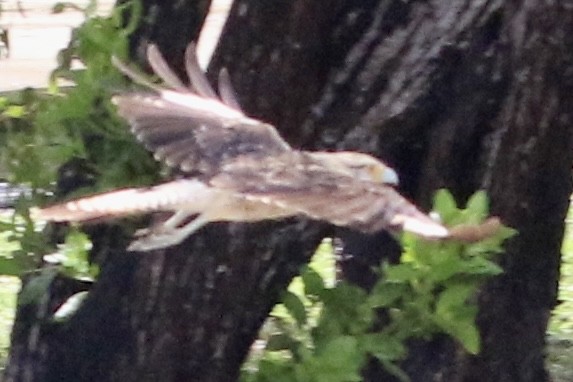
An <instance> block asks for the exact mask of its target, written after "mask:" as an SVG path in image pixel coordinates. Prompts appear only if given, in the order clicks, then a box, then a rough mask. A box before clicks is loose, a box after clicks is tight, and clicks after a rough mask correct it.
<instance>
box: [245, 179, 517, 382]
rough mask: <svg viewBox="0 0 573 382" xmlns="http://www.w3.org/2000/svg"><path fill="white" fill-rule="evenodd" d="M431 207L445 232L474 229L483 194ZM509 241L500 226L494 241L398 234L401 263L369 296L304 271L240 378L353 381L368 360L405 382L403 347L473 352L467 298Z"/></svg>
mask: <svg viewBox="0 0 573 382" xmlns="http://www.w3.org/2000/svg"><path fill="white" fill-rule="evenodd" d="M434 208H435V210H436V211H437V212H438V213H439V214H440V216H442V218H443V220H444V223H445V224H447V225H457V224H479V223H481V222H482V221H484V219H485V218H486V217H487V214H488V202H487V197H486V195H485V193H483V192H477V193H476V194H475V195H474V196H473V197H472V198H470V200H469V201H468V203H467V206H466V208H465V209H458V208H457V207H456V204H455V202H454V200H453V198H452V196H451V195H450V194H449V193H448V192H447V191H444V190H442V191H439V192H438V193H437V194H436V197H435V202H434ZM514 234H515V231H514V230H512V229H510V228H507V227H503V226H502V227H501V228H500V229H499V230H498V232H497V233H496V234H495V235H494V236H492V237H489V238H486V239H484V240H482V241H480V242H476V243H471V244H467V243H466V244H464V243H459V242H454V241H424V240H422V239H420V238H417V237H415V236H413V235H408V234H404V235H403V236H402V238H401V243H402V246H403V248H404V251H403V254H402V258H401V262H400V263H399V264H395V265H391V264H383V265H382V266H381V267H380V269H379V270H378V272H379V273H380V278H379V281H378V282H377V284H376V285H375V286H374V287H373V288H372V290H371V291H370V292H366V291H364V290H362V289H360V288H358V287H356V286H353V285H350V284H348V283H345V282H339V283H338V284H336V285H335V286H334V287H327V286H326V285H325V282H324V279H323V277H322V276H320V275H319V274H318V273H317V272H316V271H315V270H314V269H313V268H312V267H309V268H307V269H306V270H305V271H304V272H303V273H302V276H301V278H302V281H303V284H304V296H300V295H295V294H294V293H292V292H289V293H287V294H286V295H285V298H284V301H283V304H284V307H285V308H286V309H287V310H288V312H289V313H290V316H291V319H284V318H280V319H276V321H278V323H275V326H276V327H278V328H280V329H281V330H279V331H278V333H276V334H275V336H271V337H270V338H269V339H268V341H267V346H266V349H265V351H264V352H263V353H262V354H261V355H260V356H259V359H258V364H257V366H256V367H251V368H250V370H246V371H245V372H244V373H243V376H242V377H243V381H250V382H254V381H257V382H259V381H329V382H336V381H340V382H343V381H359V380H361V376H360V370H361V368H362V366H363V365H364V364H365V362H366V360H367V359H368V357H375V358H376V359H378V360H379V361H380V362H381V363H382V364H383V365H384V367H385V368H386V370H387V371H388V372H390V373H392V374H394V375H395V376H397V377H398V378H400V379H401V380H408V377H407V375H406V374H405V373H404V372H403V371H402V370H401V369H400V368H399V367H398V363H399V361H400V360H402V359H403V358H404V357H405V356H406V354H407V347H406V342H407V341H408V340H411V339H429V338H431V337H432V336H433V335H436V334H438V333H446V334H448V335H450V336H451V337H453V338H454V339H455V340H457V341H458V343H459V344H460V345H461V346H462V347H463V348H464V349H465V350H466V351H467V352H469V353H471V354H476V353H478V352H479V348H480V338H479V332H478V330H477V327H476V325H475V317H476V314H477V306H476V303H475V298H474V297H475V294H476V292H477V290H478V288H479V286H480V285H481V284H482V283H483V282H484V281H485V280H486V279H487V278H488V277H491V276H495V275H497V274H499V273H500V272H501V269H500V268H499V267H498V266H497V265H496V264H495V263H494V262H493V261H491V260H490V258H491V256H492V255H494V254H496V253H499V252H501V251H502V246H501V245H502V243H503V241H504V240H506V239H507V238H509V237H511V236H513V235H514ZM305 301H309V302H310V303H305ZM317 306H318V307H320V312H319V313H318V314H317V313H316V312H315V313H314V316H315V319H313V320H310V319H309V318H311V317H313V314H309V312H311V311H312V310H313V309H314V310H316V308H317ZM317 315H318V317H316V316H317ZM375 327H381V329H380V330H373V328H375Z"/></svg>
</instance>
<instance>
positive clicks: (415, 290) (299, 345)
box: [0, 1, 573, 382]
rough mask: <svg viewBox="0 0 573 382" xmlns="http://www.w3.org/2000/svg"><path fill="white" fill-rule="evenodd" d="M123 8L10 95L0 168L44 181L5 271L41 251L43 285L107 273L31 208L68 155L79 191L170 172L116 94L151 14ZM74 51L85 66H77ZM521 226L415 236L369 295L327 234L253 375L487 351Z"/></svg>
mask: <svg viewBox="0 0 573 382" xmlns="http://www.w3.org/2000/svg"><path fill="white" fill-rule="evenodd" d="M60 7H61V6H60ZM124 7H132V9H131V15H132V18H131V19H130V20H129V22H128V24H127V25H123V24H122V19H121V16H122V15H123V13H124V9H116V10H115V11H114V12H113V14H112V15H111V16H110V17H106V18H103V17H95V15H93V14H92V12H93V10H94V7H93V2H92V3H91V4H90V5H89V6H88V8H86V14H87V15H88V16H89V18H88V20H87V21H86V23H84V24H83V25H82V26H81V27H79V28H78V29H77V30H75V31H74V34H73V38H72V41H71V43H70V45H69V47H68V48H67V49H65V50H63V51H62V52H61V54H60V57H59V59H60V63H59V66H58V68H57V69H56V70H55V71H54V74H53V80H54V81H53V83H52V84H51V85H50V87H49V89H48V91H46V92H41V91H32V90H26V91H22V92H19V93H15V94H12V95H10V96H4V97H0V142H3V147H2V150H0V176H1V177H4V178H6V179H9V180H10V181H12V182H15V183H21V184H27V185H30V186H32V187H33V188H34V189H37V190H43V192H42V193H37V194H35V195H33V198H32V200H27V201H26V200H22V202H21V203H20V204H19V205H18V206H17V208H16V211H15V214H14V216H10V217H5V218H3V219H0V231H1V233H0V274H3V275H21V274H23V273H24V272H30V271H34V270H35V269H36V267H37V265H38V264H39V263H40V261H41V260H47V261H49V262H50V263H52V264H53V266H52V267H50V268H48V271H44V272H41V273H40V272H38V274H37V279H38V280H39V282H38V283H36V284H35V285H41V282H40V281H42V280H47V279H49V277H51V276H50V275H53V274H54V273H53V272H54V271H56V272H61V273H64V274H66V275H68V276H71V277H81V278H85V277H94V276H95V275H96V274H97V269H95V268H94V267H92V266H90V265H89V264H88V263H87V261H86V254H87V251H88V250H89V242H88V240H87V238H86V237H85V235H83V234H82V233H81V232H79V231H77V230H74V229H72V230H70V232H69V234H68V236H67V239H66V243H65V245H64V246H60V247H57V248H50V246H49V245H48V243H47V242H46V241H45V239H44V236H43V235H42V234H41V233H40V232H39V231H40V230H41V229H42V227H38V226H36V225H35V224H34V223H33V222H32V221H31V220H30V219H29V217H28V212H27V211H28V207H29V206H30V205H33V204H36V203H37V202H38V201H39V200H41V199H46V198H47V196H46V195H45V194H49V193H50V192H55V193H57V191H58V190H57V189H56V187H55V180H56V175H57V174H56V173H57V170H58V169H60V168H61V167H62V165H64V164H66V163H69V162H70V161H71V160H73V159H76V158H80V159H82V160H83V161H85V163H86V165H87V168H88V170H89V171H88V172H89V173H90V174H93V184H92V185H91V186H90V187H89V189H83V190H80V191H77V192H80V193H82V192H83V193H87V192H93V191H100V190H104V189H109V188H115V187H118V186H125V185H140V184H150V183H152V182H153V181H155V180H156V179H157V177H158V176H159V171H160V169H159V167H158V165H157V164H156V163H154V161H153V160H152V159H151V157H150V155H149V154H148V153H147V152H146V151H145V150H144V149H143V148H142V147H141V146H140V145H137V144H135V142H134V139H133V137H132V136H131V135H130V134H129V133H128V129H126V128H125V127H124V125H123V122H122V121H120V120H119V119H118V118H117V117H116V115H115V113H114V111H113V107H112V105H111V104H110V98H111V95H112V93H113V92H114V91H115V90H117V89H122V88H125V87H126V86H127V84H125V83H124V80H123V76H121V75H120V74H119V73H118V72H117V70H116V69H115V68H113V66H112V65H111V57H112V56H116V57H118V58H120V59H122V58H123V59H125V58H126V56H127V41H128V37H129V35H130V33H132V32H133V30H134V28H135V26H136V25H137V23H138V22H139V17H140V13H141V12H140V11H141V10H140V8H139V3H138V2H137V1H134V2H131V3H129V4H126V5H124ZM75 60H79V61H81V63H83V64H84V66H83V67H82V68H81V69H72V63H73V61H75ZM57 78H66V79H68V80H70V81H72V82H73V83H74V87H73V88H70V89H63V90H62V89H58V88H57V87H56V86H55V80H56V79H57ZM435 209H436V210H437V211H438V212H440V214H441V216H442V218H443V220H444V222H445V223H446V224H448V225H456V224H478V223H481V222H482V221H483V220H484V219H485V218H486V217H487V210H488V208H487V198H486V197H485V195H484V194H483V193H477V194H476V195H475V196H474V197H473V198H472V199H471V200H470V201H469V203H468V205H467V207H466V208H465V209H458V208H457V207H456V205H455V203H454V202H453V199H452V198H451V196H450V195H449V194H448V193H447V192H445V191H442V192H440V193H438V195H437V196H436V200H435ZM512 234H513V231H512V230H511V229H508V228H501V229H500V230H499V232H498V233H497V235H495V236H494V237H490V238H488V239H485V240H484V241H481V242H478V243H474V244H467V245H466V244H461V243H456V242H426V241H422V240H419V239H417V238H415V237H413V236H412V235H404V236H403V237H402V238H401V243H402V246H403V248H404V253H403V255H402V259H401V262H400V263H399V264H395V265H391V264H381V265H380V267H379V269H378V270H377V272H378V273H379V274H380V276H381V277H380V280H379V282H378V283H377V284H376V285H375V286H374V288H373V289H372V291H370V292H369V293H367V292H365V291H363V290H361V289H359V288H357V287H354V286H352V285H349V284H346V283H343V282H339V283H336V282H335V280H334V260H333V257H332V248H331V246H330V244H329V243H328V242H325V243H324V244H323V246H321V248H320V249H319V251H318V255H317V257H316V259H315V261H314V262H313V263H311V264H310V265H309V266H308V267H307V268H306V269H304V270H303V272H302V276H301V277H300V278H298V279H297V280H295V282H294V283H293V285H292V286H291V288H290V289H289V291H288V292H286V293H285V295H284V298H283V301H284V303H283V304H282V305H280V306H278V307H276V309H275V310H274V311H273V314H272V316H273V318H272V320H270V322H269V324H267V325H266V327H265V332H264V333H263V335H262V338H263V340H261V341H260V342H259V343H261V344H262V343H264V346H260V347H259V348H258V350H256V351H255V352H254V353H253V356H252V357H251V359H250V360H249V362H247V363H246V365H245V371H244V373H243V376H242V378H243V380H244V381H279V382H280V381H289V382H290V381H308V380H313V381H329V382H331V381H333V382H336V381H356V380H359V371H360V368H361V366H362V365H363V364H364V362H365V360H366V358H367V356H369V355H372V356H374V357H376V358H377V359H378V360H380V362H381V363H382V364H383V365H384V366H385V367H386V369H387V370H388V371H389V372H391V373H394V374H395V375H397V376H399V377H400V378H401V379H403V380H406V379H407V376H406V375H404V373H403V372H402V371H401V370H400V369H399V368H398V367H397V364H398V363H399V361H400V360H401V359H403V358H404V357H405V356H406V351H407V349H406V346H405V341H407V340H409V339H429V338H431V337H432V336H433V335H436V334H443V333H445V334H448V335H450V336H451V337H452V338H454V339H455V340H456V341H457V342H458V343H459V345H460V348H462V349H465V351H467V352H469V353H472V354H474V353H477V352H479V349H480V339H479V335H478V332H477V329H476V326H475V323H474V319H475V314H476V311H477V310H476V309H477V308H476V306H475V303H474V301H473V296H474V295H475V292H476V290H477V288H478V287H479V285H481V283H483V282H484V281H485V280H486V279H487V278H488V277H491V276H494V275H496V274H498V273H499V272H500V271H501V270H500V269H499V267H497V265H496V264H495V263H494V262H492V261H491V257H492V256H493V255H495V254H496V253H498V252H500V251H501V244H502V242H503V241H504V240H505V239H507V238H508V237H510V236H511V235H512ZM564 251H565V252H566V253H567V255H566V257H565V262H564V266H563V277H564V278H563V283H562V289H561V292H560V293H561V295H560V296H561V299H562V300H564V301H565V300H567V302H566V303H564V304H562V305H561V306H559V307H558V308H557V309H556V311H555V318H554V321H553V322H552V325H551V328H550V333H551V335H552V338H554V339H556V340H555V344H557V346H560V348H559V349H560V350H559V352H552V353H551V358H550V359H555V360H557V359H558V358H559V356H560V355H562V354H563V352H562V351H563V349H565V348H568V349H569V352H570V353H571V348H572V346H571V342H567V341H573V339H571V336H572V330H573V329H572V328H573V323H572V321H571V319H570V317H571V316H572V313H573V290H572V289H571V286H572V285H573V269H572V268H573V234H572V233H571V231H569V233H568V234H567V238H566V241H565V243H564ZM50 272H51V273H50ZM16 280H17V279H16V278H7V277H1V278H0V294H1V295H0V325H3V327H2V329H0V357H2V359H5V357H6V348H7V346H8V342H9V325H10V322H12V319H13V314H14V309H15V301H16V298H15V294H16V291H17V290H18V289H19V283H18V281H16ZM31 284H32V285H34V283H31ZM41 292H42V289H41V288H39V289H38V288H36V289H32V290H28V291H27V292H26V291H24V293H23V295H22V296H21V299H20V303H25V302H26V301H30V300H33V299H34V296H37V295H38V293H41ZM80 297H81V296H80ZM80 300H81V299H79V298H78V301H80ZM382 310H383V311H385V312H386V317H385V322H384V325H383V329H382V330H381V331H377V332H371V330H372V328H373V327H374V326H381V325H379V324H381V323H380V322H379V321H378V319H379V318H378V316H377V313H378V312H380V311H382ZM72 313H73V312H72ZM63 317H65V316H63ZM553 349H558V348H557V347H554V348H553ZM571 358H573V357H571ZM571 358H570V359H569V362H571ZM567 367H568V369H565V368H567ZM571 369H573V365H571V364H569V365H568V366H564V367H563V368H561V369H558V368H556V367H555V366H553V370H555V372H556V375H557V373H561V374H562V375H564V376H565V375H566V373H567V372H568V371H567V370H571ZM563 380H565V379H563Z"/></svg>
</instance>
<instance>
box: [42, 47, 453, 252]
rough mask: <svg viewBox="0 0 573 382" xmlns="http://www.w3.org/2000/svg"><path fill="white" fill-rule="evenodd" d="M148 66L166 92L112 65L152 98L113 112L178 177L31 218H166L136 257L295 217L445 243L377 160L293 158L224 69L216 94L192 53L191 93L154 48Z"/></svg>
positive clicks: (145, 235)
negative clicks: (222, 226)
mask: <svg viewBox="0 0 573 382" xmlns="http://www.w3.org/2000/svg"><path fill="white" fill-rule="evenodd" d="M147 57H148V60H149V63H150V65H151V67H152V68H153V70H154V72H155V74H157V76H158V77H160V78H161V79H162V80H163V82H164V84H165V85H158V84H155V83H152V82H150V81H149V80H147V79H146V77H145V76H143V75H141V74H139V73H138V72H137V71H135V70H134V69H132V68H130V67H129V66H128V65H126V64H124V63H123V62H121V61H119V60H117V59H114V63H115V65H116V67H117V68H118V69H119V70H121V71H122V72H123V73H124V74H125V75H127V76H128V77H130V78H131V79H132V80H134V81H135V82H137V83H139V84H141V85H144V86H145V87H146V88H148V89H149V90H148V91H145V92H137V93H128V94H122V95H117V96H115V97H114V98H113V103H114V104H115V105H117V110H118V113H119V115H120V116H122V117H123V118H125V119H126V120H127V121H128V123H129V124H130V126H131V131H132V132H133V134H134V135H135V136H136V137H137V139H138V140H139V141H140V142H142V143H143V144H144V145H145V146H146V147H147V148H148V149H149V150H150V151H152V152H153V153H154V156H155V158H156V159H157V160H159V161H162V162H164V163H165V164H167V165H168V166H170V167H172V168H175V169H177V171H179V173H180V174H182V175H183V176H182V177H181V178H180V179H177V180H173V181H169V182H167V183H164V184H160V185H157V186H153V187H148V188H128V189H121V190H116V191H111V192H107V193H103V194H98V195H94V196H89V197H85V198H80V199H77V200H72V201H68V202H64V203H61V204H56V205H53V206H49V207H46V208H43V209H39V210H37V211H35V214H34V215H35V217H36V218H38V219H43V220H48V221H80V222H81V221H89V220H93V219H101V218H113V217H119V216H125V215H130V214H142V213H149V212H157V211H169V212H172V214H171V216H170V217H169V218H168V219H167V220H165V221H163V222H161V223H158V224H155V225H154V226H152V227H151V228H149V229H146V230H142V231H140V232H138V233H136V238H135V240H134V241H133V242H132V243H131V245H130V247H129V250H132V251H150V250H154V249H158V248H165V247H169V246H172V245H176V244H179V243H181V242H182V241H183V240H184V239H185V238H186V237H188V236H189V235H191V234H192V233H194V232H196V231H197V230H198V229H200V228H201V227H202V226H204V225H206V224H208V223H210V222H216V221H229V222H256V221H261V220H265V219H281V218H286V217H291V216H306V217H309V218H312V219H316V220H323V221H327V222H329V223H331V224H334V225H337V226H344V227H348V228H350V229H355V230H358V231H361V232H366V233H371V232H377V231H380V230H389V231H401V230H404V231H409V232H413V233H414V234H417V235H420V236H423V237H426V238H433V239H437V238H444V237H447V236H448V235H449V231H448V229H447V228H445V227H444V226H443V225H441V224H440V223H439V222H436V221H435V220H433V219H432V218H430V217H429V216H427V215H426V214H424V213H423V212H421V211H420V210H418V209H417V208H416V206H414V205H413V204H412V203H411V202H409V201H408V200H407V199H405V198H404V197H402V196H401V195H400V194H399V193H398V192H397V191H396V189H395V188H394V187H393V186H395V185H396V184H397V182H398V177H397V175H396V173H395V172H394V171H393V170H392V169H391V168H390V167H388V166H387V165H385V164H384V163H382V162H381V161H379V160H378V159H376V158H374V157H373V156H370V155H367V154H363V153H358V152H323V151H318V152H311V151H301V150H296V149H293V148H292V147H291V146H290V145H289V144H288V143H287V142H286V141H284V140H283V138H282V137H281V136H280V135H279V133H278V132H277V130H276V129H275V127H273V126H272V125H270V124H268V123H265V122H262V121H259V120H257V119H254V118H250V117H248V116H247V115H246V114H245V113H243V111H242V110H241V108H240V106H239V102H238V100H237V98H236V96H235V93H234V91H233V89H232V86H231V83H230V77H229V74H228V72H227V71H226V70H222V71H221V72H220V75H219V81H218V95H217V93H216V92H215V91H214V89H213V88H212V87H211V85H210V84H209V82H208V80H207V78H206V76H205V74H204V73H203V71H202V70H201V69H200V67H199V65H198V63H197V59H196V54H195V45H194V44H190V45H189V46H188V48H187V50H186V52H185V67H186V71H187V75H188V77H189V81H190V85H189V86H187V85H185V84H184V83H183V82H182V81H181V80H180V79H179V78H178V77H177V75H175V73H174V72H173V71H172V70H171V69H170V68H169V65H168V64H167V63H166V61H165V60H164V58H163V57H162V55H161V53H160V52H159V50H158V48H157V47H156V46H155V45H150V46H149V48H148V51H147ZM190 219H192V220H190Z"/></svg>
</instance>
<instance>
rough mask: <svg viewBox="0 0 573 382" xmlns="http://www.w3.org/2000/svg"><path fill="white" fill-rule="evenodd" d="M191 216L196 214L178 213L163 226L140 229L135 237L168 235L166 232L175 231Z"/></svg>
mask: <svg viewBox="0 0 573 382" xmlns="http://www.w3.org/2000/svg"><path fill="white" fill-rule="evenodd" d="M191 215H194V214H190V213H189V212H186V211H177V212H175V213H174V214H173V215H171V216H170V217H169V219H167V220H166V221H164V222H163V223H161V224H157V225H155V226H153V227H150V228H142V229H138V230H137V231H136V232H135V234H134V235H133V236H135V237H143V236H148V235H150V234H155V233H164V232H165V233H166V232H169V231H172V230H173V229H175V228H177V226H178V225H179V224H181V223H182V222H183V221H185V219H187V218H188V217H189V216H191Z"/></svg>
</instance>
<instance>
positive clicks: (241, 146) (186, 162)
mask: <svg viewBox="0 0 573 382" xmlns="http://www.w3.org/2000/svg"><path fill="white" fill-rule="evenodd" d="M148 59H149V61H150V63H151V66H152V68H153V69H154V70H155V72H156V74H157V75H158V76H159V77H161V78H162V79H163V80H164V81H165V83H166V84H168V85H169V86H170V88H164V87H161V86H158V85H156V84H153V83H150V82H149V81H147V80H146V79H145V78H144V77H143V76H141V75H139V74H138V73H137V72H135V71H134V70H133V69H131V68H129V67H128V66H127V65H125V64H123V63H121V62H120V61H118V60H117V59H116V60H114V62H115V64H116V66H117V67H118V68H119V69H120V70H121V71H122V72H124V73H125V74H126V75H128V76H129V77H131V78H132V79H133V80H134V81H136V82H138V83H142V84H144V85H146V86H147V87H150V88H152V89H153V90H155V93H135V94H126V95H118V96H115V97H114V98H113V102H114V103H115V104H116V105H117V108H118V113H119V114H120V115H121V116H122V117H124V118H125V119H126V120H127V121H128V122H129V124H130V125H131V129H132V132H133V133H134V134H135V136H136V137H137V139H139V140H140V141H141V142H143V143H144V144H145V146H146V147H147V148H148V149H149V150H151V151H153V152H154V154H155V157H156V158H157V159H158V160H161V161H164V162H165V163H167V164H168V165H169V166H171V167H177V168H180V169H181V170H182V171H184V172H186V173H201V174H206V175H209V176H210V175H213V174H214V173H215V172H216V171H217V169H218V168H219V167H220V166H221V165H223V164H224V163H225V162H227V161H229V160H233V159H234V158H236V157H238V156H243V155H246V156H254V157H261V156H268V155H276V154H278V153H282V152H285V151H290V150H291V148H290V146H289V145H288V144H287V143H286V142H285V141H284V140H283V139H282V138H281V137H280V135H279V134H278V132H277V131H276V129H275V128H274V127H273V126H271V125H269V124H266V123H263V122H261V121H258V120H256V119H253V118H249V117H247V116H246V115H245V114H244V113H243V112H242V111H241V110H240V109H239V108H238V102H237V100H236V98H235V96H234V92H233V89H232V88H231V85H230V80H229V78H228V74H227V73H226V72H222V73H221V76H220V81H219V86H220V89H219V93H220V94H221V97H222V100H221V99H219V98H218V97H217V96H216V93H215V91H214V90H213V89H212V88H211V86H210V85H209V82H208V81H207V78H206V77H205V75H204V73H203V72H201V69H200V68H199V66H198V64H197V62H196V57H195V50H194V46H193V45H190V47H189V48H188V49H187V52H186V68H187V74H188V76H189V78H190V80H191V86H190V87H189V88H187V87H185V86H184V85H183V83H182V82H181V81H180V80H179V79H178V78H177V76H176V75H175V74H174V73H173V72H172V71H171V69H169V66H168V65H167V64H166V63H165V60H164V59H163V57H162V56H161V53H160V52H159V50H158V49H157V47H155V46H154V45H151V46H150V47H149V50H148Z"/></svg>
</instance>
